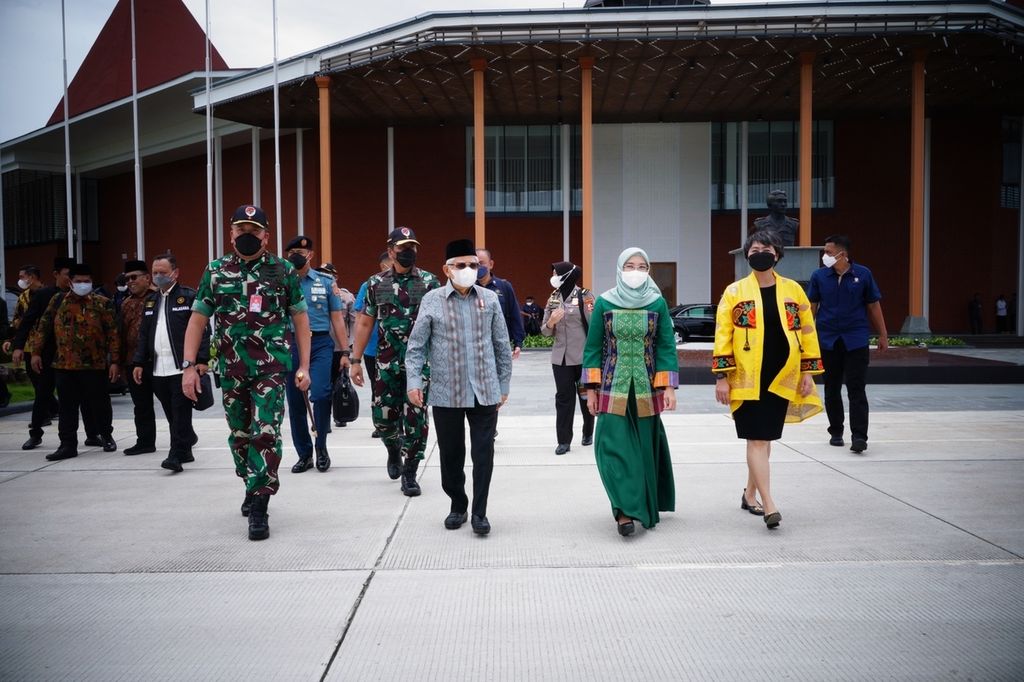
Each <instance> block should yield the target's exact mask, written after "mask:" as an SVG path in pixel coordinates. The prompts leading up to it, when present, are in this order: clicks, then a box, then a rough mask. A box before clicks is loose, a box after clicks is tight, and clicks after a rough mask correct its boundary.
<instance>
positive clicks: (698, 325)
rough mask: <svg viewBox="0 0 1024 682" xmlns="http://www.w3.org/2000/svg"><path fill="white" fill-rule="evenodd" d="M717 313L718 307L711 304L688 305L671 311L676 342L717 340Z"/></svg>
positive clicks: (679, 306) (676, 307)
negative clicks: (704, 339) (693, 339)
mask: <svg viewBox="0 0 1024 682" xmlns="http://www.w3.org/2000/svg"><path fill="white" fill-rule="evenodd" d="M717 311H718V306H716V305H712V304H711V303H687V304H685V305H677V306H675V307H674V308H672V309H671V310H669V314H670V315H671V316H672V327H673V329H675V332H676V341H677V342H680V343H683V342H686V341H689V340H690V339H692V338H708V339H713V338H715V315H716V313H717Z"/></svg>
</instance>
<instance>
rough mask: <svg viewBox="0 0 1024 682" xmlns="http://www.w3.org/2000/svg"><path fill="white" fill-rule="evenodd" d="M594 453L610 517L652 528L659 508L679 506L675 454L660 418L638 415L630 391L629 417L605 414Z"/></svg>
mask: <svg viewBox="0 0 1024 682" xmlns="http://www.w3.org/2000/svg"><path fill="white" fill-rule="evenodd" d="M594 455H595V457H596V458H597V470H598V471H599V472H601V482H602V483H604V489H605V492H607V493H608V500H609V501H610V502H611V503H612V516H613V517H616V518H617V517H618V515H619V512H622V513H623V514H625V515H626V516H629V517H631V518H634V519H636V520H637V521H639V522H640V523H641V524H643V527H644V528H653V527H654V526H655V525H656V524H657V523H658V521H660V520H661V517H660V516H659V515H658V512H659V511H675V510H676V485H675V480H674V479H673V477H672V458H671V456H670V455H669V451H668V438H667V437H666V436H665V427H664V425H662V423H661V417H660V416H658V415H656V416H653V417H645V418H643V419H640V418H639V417H638V416H637V412H636V399H635V398H634V397H633V394H632V391H630V396H629V402H628V403H627V406H626V416H624V417H621V416H619V415H617V414H608V413H605V414H601V415H599V416H598V418H597V429H596V431H595V432H594Z"/></svg>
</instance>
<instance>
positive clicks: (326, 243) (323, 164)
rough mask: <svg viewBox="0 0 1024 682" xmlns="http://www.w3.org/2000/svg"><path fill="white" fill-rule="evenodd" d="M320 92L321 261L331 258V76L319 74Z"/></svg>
mask: <svg viewBox="0 0 1024 682" xmlns="http://www.w3.org/2000/svg"><path fill="white" fill-rule="evenodd" d="M316 87H317V88H318V92H319V94H320V248H319V249H317V252H318V253H319V254H320V262H321V263H333V262H334V261H333V260H332V259H331V90H330V87H331V77H330V76H317V77H316Z"/></svg>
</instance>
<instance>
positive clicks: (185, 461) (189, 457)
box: [178, 452, 196, 464]
mask: <svg viewBox="0 0 1024 682" xmlns="http://www.w3.org/2000/svg"><path fill="white" fill-rule="evenodd" d="M178 461H179V462H181V463H182V464H188V463H189V462H194V461H196V458H195V456H194V455H193V454H192V453H191V452H186V453H185V454H184V455H178Z"/></svg>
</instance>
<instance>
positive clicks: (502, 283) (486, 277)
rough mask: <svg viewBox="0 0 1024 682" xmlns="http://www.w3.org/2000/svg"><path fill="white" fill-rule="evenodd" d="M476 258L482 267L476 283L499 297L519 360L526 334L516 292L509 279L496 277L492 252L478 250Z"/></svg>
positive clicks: (513, 351)
mask: <svg viewBox="0 0 1024 682" xmlns="http://www.w3.org/2000/svg"><path fill="white" fill-rule="evenodd" d="M476 256H477V258H479V259H480V265H479V267H478V269H477V272H476V277H477V281H476V283H477V284H479V285H480V286H482V287H483V288H484V289H490V290H491V291H493V292H494V293H496V294H497V295H498V301H499V302H500V303H501V314H502V316H503V317H504V318H505V326H506V327H508V336H509V341H510V342H511V343H512V359H513V360H518V359H519V351H520V350H521V349H522V347H523V340H524V339H525V338H526V332H525V331H524V330H523V315H522V313H520V312H519V299H517V298H516V292H515V290H514V289H513V288H512V284H511V283H510V282H509V281H508V280H507V279H502V278H500V277H495V276H494V271H493V270H492V268H494V261H493V260H492V259H491V252H490V251H488V250H487V249H477V250H476Z"/></svg>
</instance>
